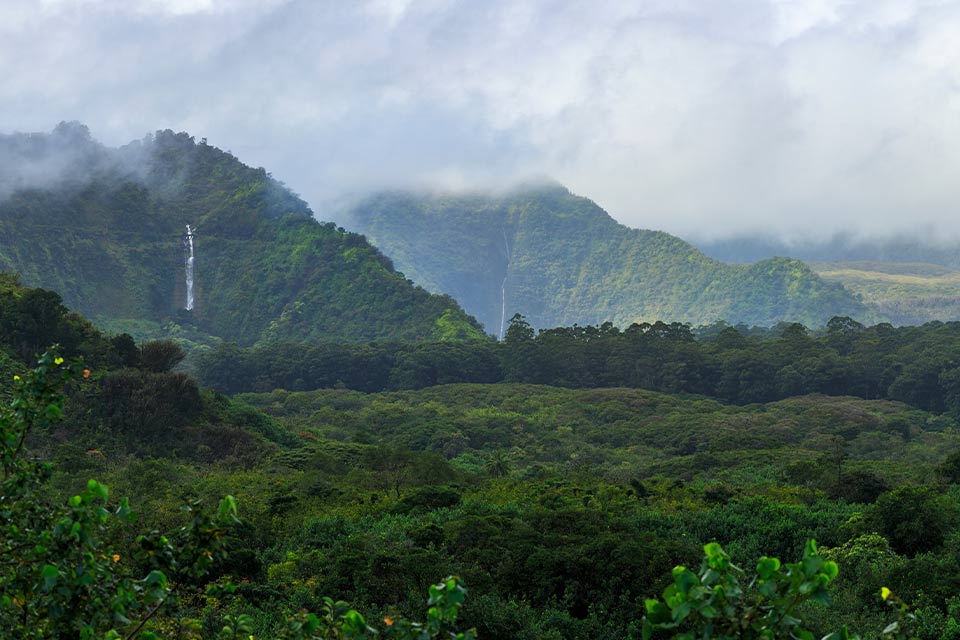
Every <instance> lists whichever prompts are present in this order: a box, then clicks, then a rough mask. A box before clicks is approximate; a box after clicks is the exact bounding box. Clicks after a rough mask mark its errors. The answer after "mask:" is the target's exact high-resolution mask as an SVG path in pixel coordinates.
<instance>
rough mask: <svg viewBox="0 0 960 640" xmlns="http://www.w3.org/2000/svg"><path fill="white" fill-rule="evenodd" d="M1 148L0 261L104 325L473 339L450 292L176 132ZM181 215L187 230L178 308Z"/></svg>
mask: <svg viewBox="0 0 960 640" xmlns="http://www.w3.org/2000/svg"><path fill="white" fill-rule="evenodd" d="M0 157H2V158H3V159H4V162H3V163H2V164H0V270H7V271H13V272H18V273H20V274H21V277H22V279H23V281H24V283H26V284H28V285H31V286H41V287H45V288H48V289H53V290H56V291H58V292H60V293H61V294H62V295H63V298H64V300H65V302H66V303H67V304H68V305H69V306H71V307H72V308H74V309H77V310H79V311H81V312H83V313H84V314H86V315H88V316H89V317H91V318H94V319H95V320H96V321H98V322H100V323H102V324H104V325H105V326H110V327H112V328H115V329H118V330H130V331H132V332H134V333H137V334H139V335H149V334H150V333H151V332H153V333H157V332H161V328H162V327H163V325H165V324H167V325H168V326H167V328H166V333H173V334H176V333H177V332H178V331H179V332H181V333H185V334H187V335H190V334H191V332H192V333H194V334H197V335H199V336H200V337H199V338H198V339H199V340H201V341H203V340H204V338H203V336H204V335H206V336H215V337H217V338H221V339H225V340H231V341H235V342H239V343H241V344H252V343H255V342H258V341H270V340H282V339H285V340H291V339H293V340H315V339H319V338H334V337H336V338H346V339H351V340H370V339H375V338H383V337H391V338H404V339H418V338H428V337H432V338H440V337H448V338H449V337H465V336H470V335H474V336H476V335H480V334H479V332H478V330H477V325H476V323H475V321H473V319H471V318H469V317H468V316H467V315H466V314H465V313H464V312H463V311H462V310H461V309H460V308H459V306H458V305H457V303H456V302H455V301H454V300H453V299H451V298H449V297H443V296H436V295H431V294H429V293H427V292H426V291H424V290H422V289H420V288H418V287H415V286H413V285H412V284H411V283H409V282H408V281H406V280H405V279H404V278H403V277H402V276H401V275H399V274H397V273H396V272H395V271H394V270H393V267H392V265H391V263H390V261H389V260H388V259H387V258H385V257H384V256H383V255H382V254H380V253H379V252H378V251H377V250H376V249H374V248H373V247H372V246H370V245H369V244H368V243H367V242H366V241H365V240H364V239H363V238H362V237H361V236H358V235H356V234H351V233H346V232H344V231H343V230H342V229H338V228H337V227H335V226H334V225H333V224H331V223H327V224H321V223H318V222H317V221H315V220H314V219H313V217H312V213H311V211H310V209H309V208H308V207H307V205H306V204H305V203H304V202H303V201H302V200H301V199H300V198H298V197H297V196H296V195H295V194H293V193H292V192H290V191H289V190H288V189H287V188H285V187H284V186H283V185H282V184H281V183H279V182H277V181H276V180H274V179H273V178H272V177H271V176H270V175H269V174H268V173H267V172H266V171H265V170H264V169H262V168H261V169H254V168H251V167H247V166H245V165H244V164H242V163H241V162H240V161H239V160H237V159H236V158H235V157H234V156H232V155H230V154H229V153H226V152H224V151H221V150H219V149H217V148H215V147H212V146H210V145H208V144H206V141H201V142H199V143H197V142H196V141H195V140H194V139H193V138H192V137H190V136H188V135H187V134H185V133H174V132H172V131H158V132H157V133H156V134H155V135H151V136H147V137H146V138H144V139H143V140H140V141H135V142H133V143H131V144H129V145H127V146H124V147H121V148H119V149H108V148H106V147H103V146H101V145H100V144H98V143H97V142H95V141H94V140H92V139H91V137H90V134H89V132H88V131H87V130H86V128H85V127H83V126H82V125H79V124H76V123H72V124H61V125H60V126H59V127H57V129H56V130H54V132H53V133H51V134H34V135H22V134H17V135H10V136H2V137H0ZM187 224H189V225H191V226H192V227H194V228H196V229H197V232H196V239H195V250H196V260H195V271H196V274H195V275H196V278H195V282H196V283H195V299H196V304H195V308H194V309H193V311H191V312H187V311H186V310H185V309H184V307H185V306H186V285H185V279H186V278H185V264H186V253H185V247H184V241H185V232H186V225H187ZM169 323H172V324H169ZM175 325H181V327H180V328H179V329H178V328H177V327H176V326H175ZM208 343H209V341H208Z"/></svg>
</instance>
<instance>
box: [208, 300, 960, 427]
mask: <svg viewBox="0 0 960 640" xmlns="http://www.w3.org/2000/svg"><path fill="white" fill-rule="evenodd" d="M198 375H199V377H200V379H201V380H202V381H203V382H204V383H205V384H208V385H210V386H212V387H214V388H216V389H218V390H220V391H222V392H225V393H237V392H247V391H270V390H273V389H288V390H309V389H319V388H333V387H345V388H348V389H356V390H360V391H365V392H373V391H383V390H393V389H419V388H424V387H428V386H432V385H436V384H449V383H458V382H476V383H489V382H500V381H503V382H520V383H535V384H546V385H552V386H561V387H570V388H595V387H596V388H598V387H631V388H640V389H650V390H654V391H661V392H665V393H696V394H703V395H708V396H713V397H717V398H720V399H722V400H725V401H728V402H734V403H738V404H747V403H753V402H771V401H774V400H778V399H782V398H787V397H791V396H798V395H805V394H811V393H819V394H825V395H831V396H845V395H850V396H857V397H860V398H865V399H868V400H869V399H889V400H899V401H902V402H906V403H908V404H910V405H913V406H916V407H919V408H921V409H924V410H927V411H934V412H938V413H939V412H945V411H950V412H953V413H960V323H958V322H948V323H942V322H931V323H928V324H925V325H923V326H920V327H893V326H891V325H889V324H878V325H874V326H871V327H867V326H864V325H862V324H860V323H858V322H856V321H854V320H851V319H850V318H845V317H837V318H833V319H831V320H830V322H829V323H828V324H827V326H826V327H825V328H824V329H822V330H820V331H817V332H811V331H809V330H808V329H807V328H805V327H804V326H803V325H799V324H783V325H779V326H778V327H775V328H773V329H770V330H763V329H756V328H754V329H749V328H747V327H744V326H738V327H731V326H728V325H725V324H719V325H714V326H710V327H705V328H703V329H702V330H700V331H696V332H695V331H694V330H693V329H692V328H691V327H690V326H689V325H685V324H681V323H671V324H666V323H663V322H656V323H653V324H647V323H644V324H633V325H631V326H629V327H627V328H626V329H623V330H620V329H618V328H617V327H615V326H613V325H612V324H610V323H605V324H603V325H600V326H585V327H581V326H573V327H560V328H556V329H548V330H541V331H539V332H538V331H535V330H534V329H533V327H531V326H530V324H529V323H527V322H526V320H525V319H524V318H523V317H522V316H519V315H516V316H514V317H513V318H512V319H511V321H510V324H509V326H508V329H507V331H506V336H505V339H504V341H503V342H502V343H493V342H492V341H489V340H475V341H461V342H418V343H412V344H411V343H368V344H347V343H324V344H319V345H302V344H301V345H296V344H281V345H261V346H258V347H254V348H250V349H241V348H239V347H237V346H235V345H230V344H225V345H221V346H220V347H218V348H216V349H214V350H212V351H210V352H209V353H207V354H205V355H203V356H202V357H201V358H200V360H199V365H198Z"/></svg>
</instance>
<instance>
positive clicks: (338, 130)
mask: <svg viewBox="0 0 960 640" xmlns="http://www.w3.org/2000/svg"><path fill="white" fill-rule="evenodd" d="M958 28H960V6H958V3H956V2H948V1H933V0H930V1H923V0H912V1H906V0H809V1H801V0H763V1H761V0H729V1H727V2H723V3H718V2H712V1H711V0H698V1H694V0H649V1H646V2H642V3H641V2H637V3H625V2H621V1H613V0H610V1H608V2H603V1H598V2H590V3H580V2H560V1H558V0H531V1H530V2H523V3H517V2H513V1H512V0H489V1H488V2H455V1H453V0H370V1H367V2H362V1H359V0H358V1H357V2H339V1H336V0H272V1H270V2H264V1H254V0H245V1H242V2H228V1H227V0H202V1H201V0H197V1H187V0H176V1H175V2H169V1H163V2H161V1H160V0H132V1H130V2H112V1H107V0H103V1H96V0H56V1H55V0H46V1H44V2H41V3H39V4H38V3H35V2H29V1H27V0H24V1H23V2H18V1H14V2H8V3H4V4H3V5H2V7H0V69H2V70H3V72H4V82H3V83H0V129H3V130H21V131H23V130H26V131H30V130H49V129H50V128H51V127H52V126H53V124H55V123H56V122H58V121H60V120H70V119H78V120H81V121H83V122H85V123H87V124H88V125H89V126H90V128H91V130H92V131H93V133H94V135H95V136H96V137H98V138H99V139H101V140H103V141H104V142H106V143H108V144H113V145H117V144H122V143H124V142H126V141H128V140H130V139H133V138H139V137H141V136H142V135H143V134H144V133H146V132H148V131H151V130H154V129H157V128H166V127H170V128H173V129H177V130H187V131H189V132H191V133H192V134H194V135H196V136H198V137H206V138H208V139H209V141H210V142H211V143H212V144H216V145H218V146H221V147H223V148H226V149H229V150H231V151H232V152H234V153H235V154H237V155H238V156H239V157H240V158H241V159H243V160H244V161H246V162H248V163H250V164H253V165H263V166H265V167H267V168H268V169H269V170H270V171H272V172H273V174H274V175H275V176H277V177H278V178H280V179H282V180H284V181H285V182H287V183H288V184H289V185H290V186H291V187H293V188H294V189H295V190H296V191H298V192H299V193H301V194H302V195H303V196H304V197H306V198H307V200H308V201H309V202H310V203H311V204H312V205H313V206H314V208H315V210H316V211H317V213H318V215H319V216H320V217H324V213H325V211H330V210H329V209H328V206H329V203H331V202H334V201H336V200H337V199H338V198H342V197H343V196H344V195H345V194H350V193H357V192H360V191H363V190H365V189H370V188H376V187H379V186H391V187H396V186H403V185H430V184H434V185H436V184H439V185H441V186H451V187H459V186H470V185H480V186H486V185H499V184H504V183H506V182H510V181H514V180H522V179H525V178H527V177H529V176H531V175H551V176H553V177H554V178H556V179H558V180H560V181H561V182H563V183H565V184H567V185H568V186H569V187H570V188H571V189H572V190H574V191H575V192H577V193H580V194H582V195H586V196H588V197H591V198H593V199H594V200H596V201H597V202H598V203H600V204H601V205H602V206H604V207H605V208H607V209H608V210H609V211H610V212H611V214H613V215H614V216H615V217H616V218H618V219H619V220H620V221H622V222H624V223H626V224H629V225H631V226H643V227H652V228H662V229H666V230H669V231H673V232H677V233H681V234H693V235H701V236H703V235H713V236H723V235H730V234H733V233H737V232H743V231H758V230H759V231H763V232H768V233H771V232H772V233H777V232H780V233H788V234H797V233H802V234H820V235H826V234H829V233H832V232H834V231H839V230H851V229H852V230H856V231H858V232H861V233H868V234H883V233H895V232H901V231H903V230H905V229H911V228H917V227H924V228H935V229H938V230H939V231H941V232H944V233H958V232H960V223H958V222H956V221H955V220H954V218H955V217H956V216H955V215H953V214H954V212H955V211H956V210H957V205H958V204H960V203H958V199H960V196H958V194H957V192H956V189H955V187H954V183H955V177H954V176H955V175H956V174H957V170H958V168H960V135H958V134H960V130H958V129H960V41H958V39H957V38H956V37H955V34H956V33H957V30H958Z"/></svg>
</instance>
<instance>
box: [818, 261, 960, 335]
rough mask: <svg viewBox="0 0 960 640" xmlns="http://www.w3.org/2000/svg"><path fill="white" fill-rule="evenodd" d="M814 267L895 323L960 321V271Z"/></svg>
mask: <svg viewBox="0 0 960 640" xmlns="http://www.w3.org/2000/svg"><path fill="white" fill-rule="evenodd" d="M811 268H812V269H813V270H814V271H816V272H817V274H818V275H819V276H820V277H821V278H823V279H824V280H828V281H830V282H837V283H839V284H842V285H843V286H844V287H845V288H846V289H847V290H849V291H851V292H853V293H855V294H856V295H858V296H860V298H861V300H863V301H864V303H866V304H868V305H870V307H872V308H873V309H875V310H876V312H877V313H878V314H879V315H881V316H883V317H885V318H888V319H889V320H890V321H891V322H893V323H894V324H900V325H910V324H923V323H925V322H930V321H931V320H940V321H949V320H956V319H957V318H960V271H956V270H954V269H951V268H949V267H943V266H940V265H936V264H924V263H901V262H821V263H814V264H812V265H811Z"/></svg>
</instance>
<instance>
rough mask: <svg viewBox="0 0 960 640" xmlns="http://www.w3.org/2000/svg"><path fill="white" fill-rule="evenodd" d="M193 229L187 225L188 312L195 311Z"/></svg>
mask: <svg viewBox="0 0 960 640" xmlns="http://www.w3.org/2000/svg"><path fill="white" fill-rule="evenodd" d="M193 231H194V230H193V229H191V228H190V225H187V236H186V238H184V240H183V245H184V247H186V249H187V268H186V273H187V306H186V309H187V311H193Z"/></svg>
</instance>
